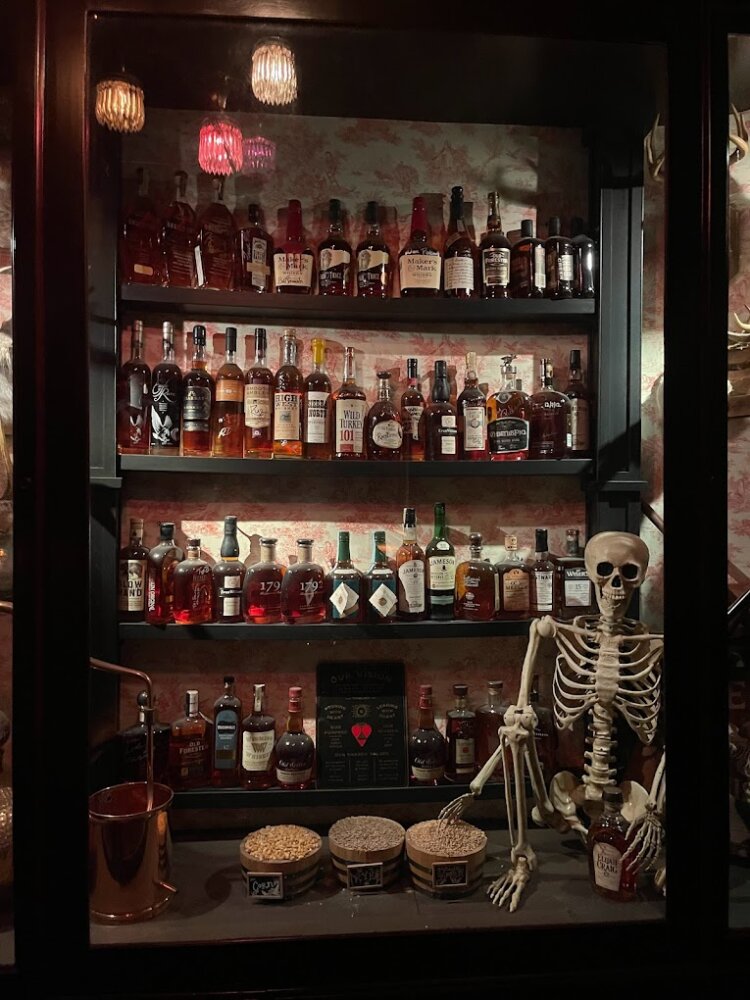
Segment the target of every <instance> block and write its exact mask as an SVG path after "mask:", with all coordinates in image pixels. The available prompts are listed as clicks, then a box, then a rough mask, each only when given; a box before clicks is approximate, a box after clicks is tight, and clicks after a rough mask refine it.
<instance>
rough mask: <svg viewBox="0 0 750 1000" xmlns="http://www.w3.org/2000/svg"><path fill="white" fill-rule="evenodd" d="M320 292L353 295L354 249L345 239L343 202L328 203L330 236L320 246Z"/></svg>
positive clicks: (332, 199)
mask: <svg viewBox="0 0 750 1000" xmlns="http://www.w3.org/2000/svg"><path fill="white" fill-rule="evenodd" d="M318 292H319V294H320V295H351V294H352V248H351V247H350V246H349V244H348V243H347V242H346V240H345V239H344V223H343V219H342V217H341V202H340V201H339V199H338V198H331V200H330V201H329V202H328V235H327V236H326V238H325V239H324V240H321V241H320V243H319V244H318Z"/></svg>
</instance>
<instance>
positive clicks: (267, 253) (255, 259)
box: [237, 203, 273, 295]
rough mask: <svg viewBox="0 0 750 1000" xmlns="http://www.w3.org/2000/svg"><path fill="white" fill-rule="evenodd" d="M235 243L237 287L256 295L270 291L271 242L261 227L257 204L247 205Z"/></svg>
mask: <svg viewBox="0 0 750 1000" xmlns="http://www.w3.org/2000/svg"><path fill="white" fill-rule="evenodd" d="M237 244H238V249H237V263H238V264H239V268H240V276H239V281H238V282H237V285H238V287H239V288H242V289H244V290H245V291H247V292H255V293H256V294H257V295H262V294H263V293H265V292H270V291H271V261H272V258H273V243H272V242H271V237H270V236H269V234H268V233H267V232H266V230H265V229H264V228H263V223H262V219H261V212H260V207H259V206H258V205H256V204H253V203H251V204H249V205H248V206H247V225H246V226H243V227H242V228H241V229H240V230H239V231H238V232H237Z"/></svg>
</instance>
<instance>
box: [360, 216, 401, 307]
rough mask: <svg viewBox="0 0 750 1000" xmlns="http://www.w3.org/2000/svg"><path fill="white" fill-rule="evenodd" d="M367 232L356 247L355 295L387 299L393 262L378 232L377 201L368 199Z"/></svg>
mask: <svg viewBox="0 0 750 1000" xmlns="http://www.w3.org/2000/svg"><path fill="white" fill-rule="evenodd" d="M365 222H366V223H367V233H366V235H365V238H364V239H363V240H362V242H361V243H360V244H359V246H358V247H357V295H364V296H367V297H369V298H378V299H387V298H389V297H390V294H391V282H392V277H393V275H392V271H393V262H392V259H391V251H390V249H389V248H388V244H387V243H386V242H385V240H384V239H383V237H382V236H381V234H380V224H379V222H378V203H377V202H376V201H368V202H367V208H366V210H365Z"/></svg>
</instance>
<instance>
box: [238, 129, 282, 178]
mask: <svg viewBox="0 0 750 1000" xmlns="http://www.w3.org/2000/svg"><path fill="white" fill-rule="evenodd" d="M275 166H276V143H275V142H273V141H272V140H271V139H266V137H265V136H264V135H261V134H260V132H258V133H257V134H256V135H251V136H247V137H246V138H245V139H244V141H243V143H242V173H243V174H246V175H247V176H249V177H261V176H265V175H267V174H270V173H272V172H273V170H274V168H275Z"/></svg>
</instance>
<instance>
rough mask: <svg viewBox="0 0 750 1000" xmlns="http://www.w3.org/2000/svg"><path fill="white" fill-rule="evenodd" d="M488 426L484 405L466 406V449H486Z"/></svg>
mask: <svg viewBox="0 0 750 1000" xmlns="http://www.w3.org/2000/svg"><path fill="white" fill-rule="evenodd" d="M486 427H487V412H486V410H485V408H484V407H483V406H464V451H484V445H485V439H486V433H485V432H486Z"/></svg>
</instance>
